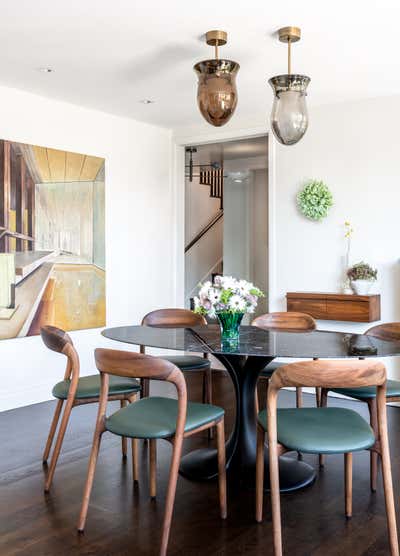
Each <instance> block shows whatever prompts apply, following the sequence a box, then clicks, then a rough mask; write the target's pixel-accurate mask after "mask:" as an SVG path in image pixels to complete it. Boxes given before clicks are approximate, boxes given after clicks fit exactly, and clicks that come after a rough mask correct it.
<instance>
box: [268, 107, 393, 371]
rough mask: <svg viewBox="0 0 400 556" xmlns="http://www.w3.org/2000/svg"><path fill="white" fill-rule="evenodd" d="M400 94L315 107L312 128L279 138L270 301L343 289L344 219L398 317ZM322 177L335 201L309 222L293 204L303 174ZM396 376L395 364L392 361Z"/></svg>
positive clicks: (357, 254) (348, 326)
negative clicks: (297, 136)
mask: <svg viewBox="0 0 400 556" xmlns="http://www.w3.org/2000/svg"><path fill="white" fill-rule="evenodd" d="M399 103H400V97H389V98H382V99H376V100H369V101H360V102H355V103H346V104H337V105H333V106H325V107H319V108H316V109H313V110H311V113H310V122H311V124H310V128H309V130H308V131H307V134H306V135H305V137H304V139H303V140H302V141H301V142H300V143H298V144H297V145H295V146H292V147H283V146H281V145H277V146H276V157H275V184H274V195H275V199H276V204H275V214H276V230H275V232H276V246H277V249H276V263H277V264H276V289H275V291H274V292H273V296H272V298H271V300H270V309H271V310H279V309H284V308H285V307H286V304H285V294H286V292H287V291H327V292H329V291H339V288H340V284H341V281H342V275H341V271H342V269H343V257H344V255H345V240H344V238H343V235H344V226H343V224H344V221H345V220H350V221H351V222H352V224H353V227H354V229H355V232H354V236H353V242H352V243H353V247H352V256H351V259H352V262H357V261H359V260H361V259H363V260H365V261H367V262H369V263H371V264H372V265H376V266H377V268H378V271H379V277H380V278H379V284H378V285H377V286H376V291H377V292H381V295H382V320H383V321H395V320H396V321H399V320H400V264H399V255H400V247H399V237H400V218H399V206H400V163H399V160H400V158H399V149H400V139H399V129H400V111H399V108H398V107H399ZM308 178H318V179H322V180H323V181H324V182H326V184H327V185H328V186H329V187H330V189H331V191H332V193H333V197H334V203H335V204H334V207H333V208H332V210H331V212H330V214H329V216H328V218H327V219H325V220H323V221H322V222H318V223H315V222H311V221H309V220H307V219H305V218H304V217H303V216H301V215H300V214H299V212H298V210H297V208H296V199H295V197H296V193H297V191H298V190H299V188H300V187H301V185H302V183H303V182H304V180H307V179H308ZM318 326H319V328H329V329H334V330H335V329H336V330H346V331H347V330H349V331H364V330H365V329H367V328H368V327H369V326H371V325H369V324H355V323H336V322H330V321H320V322H319V323H318ZM387 362H388V367H389V370H390V373H391V374H392V375H394V376H397V377H399V376H400V373H399V371H398V364H397V365H396V364H395V363H394V362H393V361H388V360H387Z"/></svg>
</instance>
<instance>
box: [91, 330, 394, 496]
mask: <svg viewBox="0 0 400 556" xmlns="http://www.w3.org/2000/svg"><path fill="white" fill-rule="evenodd" d="M102 334H103V336H105V337H106V338H109V339H111V340H115V341H118V342H123V343H126V344H135V345H144V346H147V347H154V348H163V349H168V350H177V351H186V352H195V353H210V354H212V355H213V356H215V357H216V358H217V359H218V360H219V361H220V362H221V363H222V364H223V365H224V367H225V368H226V370H227V371H228V373H229V376H230V378H231V380H232V383H233V387H234V392H235V398H236V417H235V422H234V425H233V429H232V432H231V434H230V436H229V438H228V440H227V442H226V462H227V472H228V476H230V477H231V478H232V479H233V480H237V481H238V482H240V483H243V482H250V483H254V479H255V460H256V426H257V425H256V415H255V395H254V394H255V388H256V385H257V379H258V377H259V375H260V373H261V371H262V369H264V368H265V367H266V366H267V365H268V364H269V363H270V362H271V361H273V360H274V359H275V358H276V357H285V358H293V359H313V358H315V359H327V358H335V359H343V358H348V357H353V358H354V357H355V358H360V357H362V358H365V357H389V356H395V355H400V343H399V342H394V341H383V340H380V339H378V338H374V337H372V336H365V335H363V334H346V333H342V332H327V331H318V330H314V331H311V332H282V331H272V330H264V329H261V328H258V327H254V326H241V329H240V337H239V341H238V343H237V345H234V346H232V345H226V344H222V343H221V336H220V329H219V326H217V325H208V326H200V327H194V328H172V327H152V326H119V327H116V328H107V329H105V330H103V332H102ZM265 451H266V454H265V464H266V467H265V472H266V474H267V473H268V453H267V447H266V449H265ZM279 461H280V463H279V465H280V487H281V491H282V492H291V491H295V490H297V489H300V488H303V487H305V486H307V485H309V484H310V483H312V482H313V481H314V479H315V477H316V469H315V468H314V467H313V466H311V465H309V464H308V463H306V462H304V461H301V460H299V459H298V458H297V457H295V458H294V457H290V456H281V457H280V459H279ZM180 473H181V474H182V475H183V476H185V477H187V478H189V479H192V480H208V479H212V478H214V477H216V475H217V451H216V449H214V448H212V447H206V448H201V449H198V450H194V451H192V452H189V453H188V454H186V455H185V456H184V457H183V458H182V460H181V465H180ZM265 484H266V485H268V484H269V481H268V480H267V479H266V480H265Z"/></svg>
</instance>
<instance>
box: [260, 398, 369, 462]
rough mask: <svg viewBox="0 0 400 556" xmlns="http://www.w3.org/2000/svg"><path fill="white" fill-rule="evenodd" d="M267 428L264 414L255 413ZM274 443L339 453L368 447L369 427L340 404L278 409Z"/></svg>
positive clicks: (325, 452) (327, 452) (299, 449)
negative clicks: (339, 405)
mask: <svg viewBox="0 0 400 556" xmlns="http://www.w3.org/2000/svg"><path fill="white" fill-rule="evenodd" d="M258 422H259V423H260V424H261V425H262V426H263V427H264V429H267V413H266V410H263V411H261V412H260V413H259V415H258ZM278 442H279V443H280V444H283V446H286V448H289V449H290V450H296V451H299V452H304V453H310V454H342V453H346V452H357V451H359V450H365V449H367V448H370V447H371V446H372V445H373V444H374V442H375V436H374V433H373V430H372V429H371V427H370V426H369V424H368V423H367V422H366V421H365V420H364V419H363V418H362V417H361V415H359V414H358V413H356V412H355V411H352V410H351V409H344V408H341V407H323V408H318V407H305V408H299V409H295V408H293V409H291V408H290V409H278Z"/></svg>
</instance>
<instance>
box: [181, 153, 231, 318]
mask: <svg viewBox="0 0 400 556" xmlns="http://www.w3.org/2000/svg"><path fill="white" fill-rule="evenodd" d="M187 152H189V155H190V159H189V164H188V165H187V166H186V168H187V169H188V170H189V172H188V174H186V177H187V178H189V181H190V182H191V181H193V178H195V177H196V178H198V179H199V185H207V186H209V188H210V190H209V197H210V198H211V199H219V210H218V211H217V212H216V213H214V215H213V216H212V217H211V218H210V220H209V221H208V222H207V224H206V225H205V226H203V228H202V229H201V230H200V231H199V232H198V233H197V234H196V236H195V237H194V238H193V239H192V240H191V241H190V242H189V243H188V244H187V245H186V246H185V263H186V269H187V272H186V278H185V280H186V285H185V291H186V304H187V305H189V304H190V306H191V307H193V296H194V295H196V294H197V290H198V284H199V282H205V281H206V280H212V279H213V278H214V276H215V275H218V274H221V273H222V268H223V262H222V236H223V215H224V208H223V195H224V169H223V166H222V165H221V164H219V163H212V164H207V165H200V164H199V165H195V164H193V158H192V155H193V153H194V152H196V149H195V148H188V149H187ZM195 168H196V169H198V173H197V175H196V174H195V172H194V170H195ZM214 207H215V205H214ZM214 210H215V208H214Z"/></svg>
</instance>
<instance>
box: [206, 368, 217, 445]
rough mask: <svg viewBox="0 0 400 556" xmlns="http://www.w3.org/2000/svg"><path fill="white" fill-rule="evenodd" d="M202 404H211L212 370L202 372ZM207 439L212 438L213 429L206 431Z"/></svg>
mask: <svg viewBox="0 0 400 556" xmlns="http://www.w3.org/2000/svg"><path fill="white" fill-rule="evenodd" d="M203 403H208V404H212V370H211V368H209V369H206V370H205V371H204V372H203ZM208 438H209V439H210V440H211V439H212V438H214V430H213V427H210V428H209V429H208Z"/></svg>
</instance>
